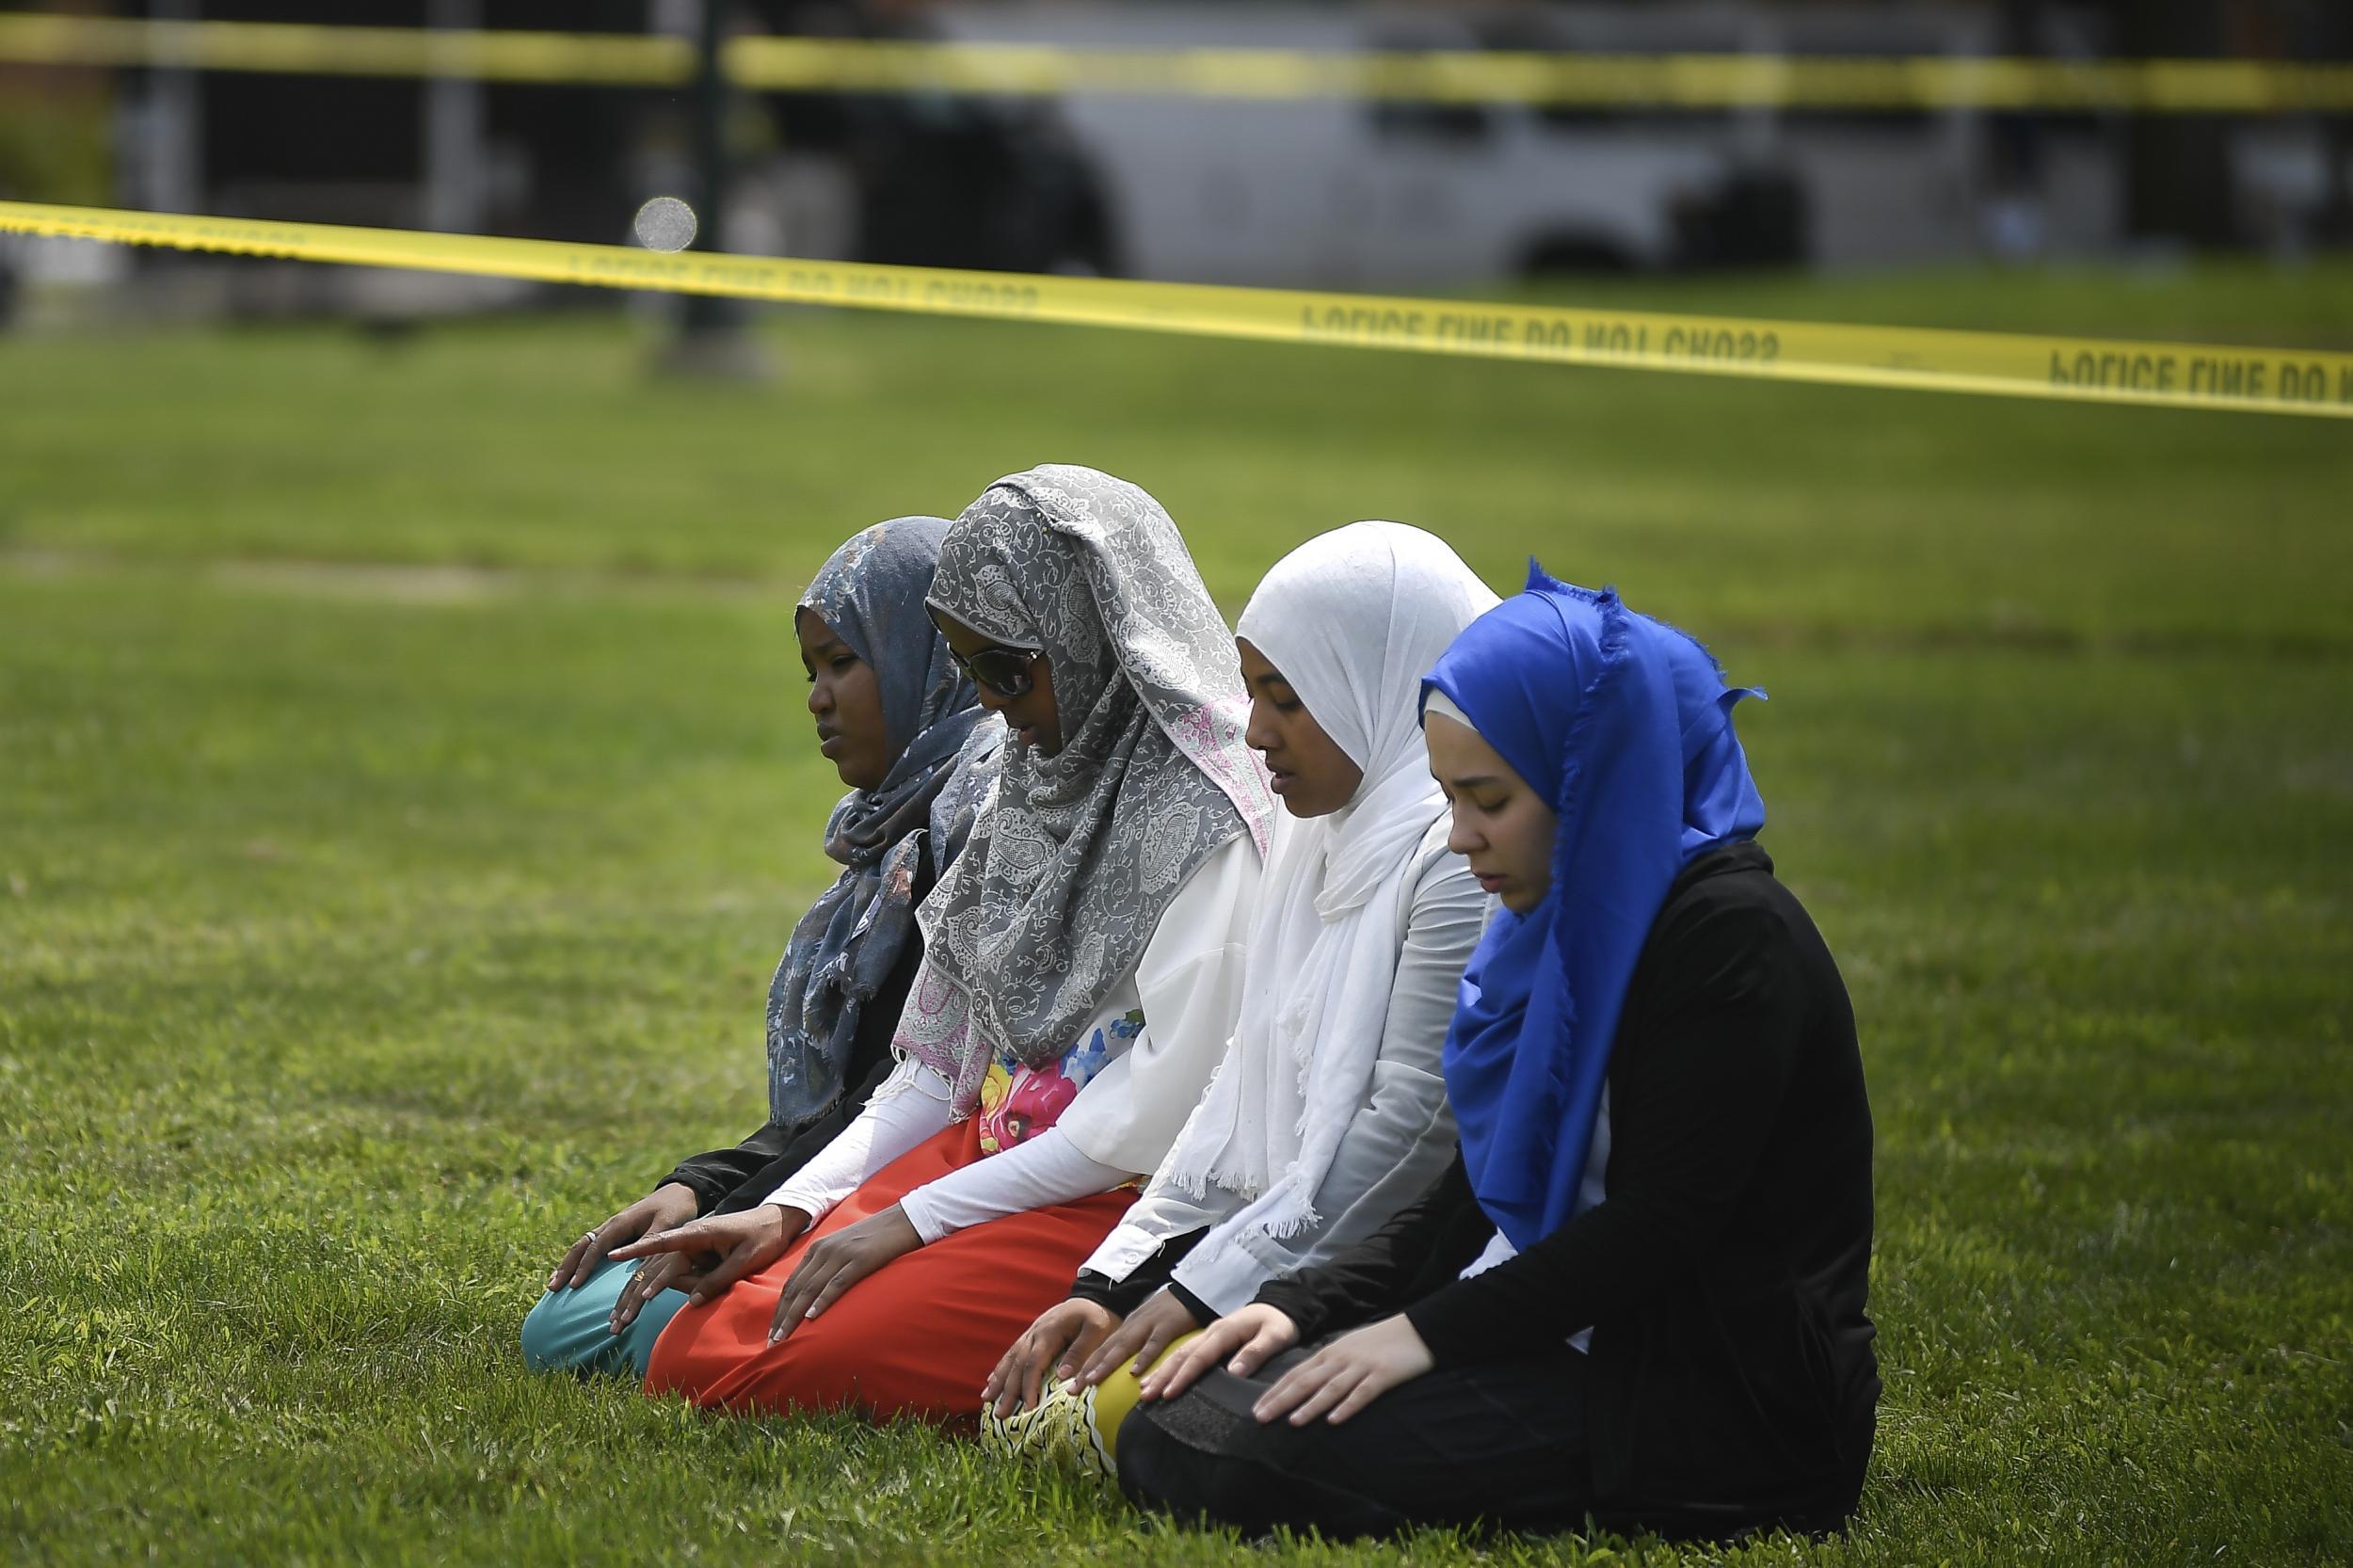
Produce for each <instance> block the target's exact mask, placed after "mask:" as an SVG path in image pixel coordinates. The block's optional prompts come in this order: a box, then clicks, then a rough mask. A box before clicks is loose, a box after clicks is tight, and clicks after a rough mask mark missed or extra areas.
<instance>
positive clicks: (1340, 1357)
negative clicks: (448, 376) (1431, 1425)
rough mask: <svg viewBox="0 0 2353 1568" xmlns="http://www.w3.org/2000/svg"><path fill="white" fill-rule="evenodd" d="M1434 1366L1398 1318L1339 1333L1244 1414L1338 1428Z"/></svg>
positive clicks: (1427, 1352) (1424, 1347)
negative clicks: (1318, 1422) (1318, 1419)
mask: <svg viewBox="0 0 2353 1568" xmlns="http://www.w3.org/2000/svg"><path fill="white" fill-rule="evenodd" d="M1436 1365H1437V1361H1436V1359H1435V1358H1434V1357H1433V1356H1432V1355H1431V1353H1430V1347H1429V1346H1427V1345H1425V1344H1423V1343H1422V1342H1421V1336H1420V1335H1418V1334H1417V1333H1416V1332H1414V1325H1413V1324H1412V1323H1411V1322H1409V1321H1408V1320H1406V1319H1405V1317H1404V1316H1403V1315H1402V1314H1400V1315H1399V1316H1397V1317H1394V1318H1384V1319H1382V1320H1380V1321H1379V1322H1377V1323H1369V1324H1367V1325H1366V1326H1365V1327H1363V1328H1360V1329H1358V1330H1356V1331H1355V1332H1354V1333H1353V1334H1344V1335H1342V1336H1339V1337H1338V1338H1337V1339H1335V1340H1333V1341H1332V1342H1331V1343H1330V1344H1328V1345H1326V1346H1324V1347H1323V1349H1321V1350H1320V1351H1318V1352H1316V1353H1315V1354H1313V1355H1311V1356H1309V1357H1308V1358H1307V1359H1306V1360H1305V1361H1303V1362H1301V1363H1300V1364H1299V1365H1298V1366H1296V1367H1294V1368H1291V1369H1290V1370H1289V1371H1288V1372H1286V1373H1284V1374H1283V1376H1282V1379H1281V1381H1280V1382H1278V1383H1276V1384H1275V1385H1274V1386H1273V1387H1272V1388H1270V1389H1268V1390H1267V1391H1266V1392H1265V1393H1264V1394H1261V1395H1259V1396H1258V1402H1257V1404H1255V1405H1252V1406H1251V1407H1250V1413H1251V1414H1252V1415H1253V1416H1257V1418H1258V1419H1259V1420H1261V1421H1273V1420H1279V1419H1281V1418H1282V1417H1284V1416H1289V1417H1290V1423H1291V1425H1292V1426H1295V1427H1304V1426H1305V1425H1306V1424H1307V1423H1308V1422H1310V1421H1312V1420H1314V1419H1315V1418H1316V1417H1317V1416H1322V1417H1323V1418H1324V1419H1325V1420H1327V1421H1329V1422H1330V1423H1331V1424H1332V1425H1334V1426H1338V1425H1339V1424H1340V1423H1341V1422H1342V1421H1345V1420H1347V1419H1348V1418H1349V1417H1350V1416H1353V1415H1355V1414H1356V1413H1357V1412H1358V1411H1360V1410H1362V1409H1364V1408H1365V1406H1367V1405H1369V1404H1370V1403H1371V1402H1372V1401H1373V1400H1377V1399H1379V1398H1380V1397H1381V1396H1382V1395H1384V1394H1385V1393H1387V1392H1388V1391H1389V1390H1390V1389H1392V1388H1395V1387H1396V1386H1397V1385H1398V1384H1401V1383H1411V1382H1413V1381H1414V1379H1416V1378H1417V1377H1419V1376H1421V1375H1422V1374H1423V1373H1424V1372H1427V1371H1428V1370H1430V1368H1433V1367H1434V1366H1436Z"/></svg>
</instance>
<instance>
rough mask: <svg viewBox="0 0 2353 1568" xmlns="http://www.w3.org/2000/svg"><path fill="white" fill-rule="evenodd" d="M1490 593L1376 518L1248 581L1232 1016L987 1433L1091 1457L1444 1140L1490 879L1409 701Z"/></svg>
mask: <svg viewBox="0 0 2353 1568" xmlns="http://www.w3.org/2000/svg"><path fill="white" fill-rule="evenodd" d="M1496 602H1497V600H1496V596H1495V595H1494V594H1493V593H1492V592H1490V591H1489V590H1488V588H1487V587H1486V585H1485V584H1482V583H1481V582H1480V580H1479V579H1478V578H1477V577H1475V576H1474V575H1472V573H1471V571H1470V568H1467V567H1465V565H1464V564H1463V562H1462V560H1461V559H1460V558H1459V557H1458V556H1456V554H1455V553H1454V552H1453V551H1452V550H1450V549H1449V548H1448V547H1447V545H1446V544H1445V543H1444V541H1442V540H1440V539H1438V538H1436V537H1435V536H1432V535H1430V534H1427V533H1424V532H1423V531H1422V530H1420V529H1418V528H1410V527H1407V526H1405V525H1403V524H1401V523H1394V522H1359V523H1353V524H1351V525H1350V526H1348V527H1346V528H1342V529H1338V530H1337V531H1335V532H1333V533H1329V534H1325V535H1322V536H1320V537H1318V538H1315V539H1311V540H1309V541H1308V542H1307V543H1306V544H1304V545H1302V546H1301V547H1300V548H1299V549H1297V550H1295V551H1293V552H1291V553H1290V554H1289V555H1288V556H1286V557H1285V558H1284V559H1283V560H1282V561H1280V562H1279V563H1277V564H1276V566H1275V567H1274V568H1273V570H1272V571H1270V572H1269V573H1268V574H1267V576H1266V580H1265V581H1264V582H1263V583H1261V584H1259V586H1258V590H1257V593H1256V594H1254V595H1253V596H1252V597H1251V600H1250V603H1249V605H1248V606H1247V607H1246V608H1245V609H1244V610H1243V612H1242V616H1241V625H1240V628H1239V636H1238V638H1237V642H1238V644H1239V647H1240V651H1241V664H1242V673H1243V676H1244V678H1245V680H1247V681H1248V682H1249V686H1250V695H1251V722H1250V727H1249V729H1248V731H1247V739H1248V741H1249V743H1250V744H1251V745H1252V746H1254V747H1256V748H1257V750H1258V751H1260V752H1261V753H1262V754H1263V755H1264V757H1265V760H1266V762H1267V765H1268V767H1269V768H1270V769H1271V770H1272V772H1273V780H1274V788H1275V790H1276V792H1278V793H1280V794H1281V795H1282V796H1283V802H1284V806H1285V808H1286V809H1285V812H1284V814H1283V816H1282V817H1281V818H1280V819H1279V820H1278V823H1277V825H1276V827H1275V832H1274V839H1273V849H1272V850H1271V852H1270V855H1269V859H1268V864H1267V872H1266V880H1265V883H1264V885H1263V888H1262V889H1261V892H1260V898H1259V903H1258V906H1257V913H1256V915H1255V917H1254V919H1253V922H1252V928H1251V935H1250V945H1249V952H1250V956H1249V961H1248V967H1247V968H1246V969H1245V971H1244V977H1243V982H1242V990H1243V1002H1242V1011H1241V1019H1240V1021H1239V1023H1238V1026H1237V1028H1236V1031H1235V1034H1234V1039H1233V1044H1232V1046H1231V1048H1229V1050H1228V1051H1227V1053H1226V1056H1225V1062H1224V1064H1222V1065H1221V1066H1220V1067H1219V1069H1218V1073H1217V1077H1216V1078H1215V1080H1213V1081H1212V1082H1211V1084H1210V1087H1209V1094H1208V1095H1207V1096H1206V1097H1205V1098H1204V1099H1203V1101H1202V1103H1201V1105H1200V1106H1199V1108H1198V1109H1197V1110H1196V1111H1195V1112H1193V1116H1192V1118H1191V1119H1190V1120H1189V1121H1188V1122H1187V1123H1186V1125H1185V1128H1184V1131H1183V1132H1182V1133H1181V1134H1180V1135H1179V1137H1178V1138H1177V1143H1176V1144H1175V1146H1174V1147H1173V1148H1172V1149H1171V1151H1170V1153H1169V1155H1168V1157H1167V1158H1166V1159H1165V1160H1163V1161H1161V1163H1160V1169H1159V1170H1158V1172H1157V1173H1156V1174H1155V1175H1154V1176H1153V1178H1152V1181H1151V1184H1150V1185H1149V1187H1148V1188H1147V1189H1146V1190H1145V1192H1144V1197H1143V1198H1142V1200H1141V1201H1139V1202H1138V1203H1137V1204H1136V1206H1135V1207H1134V1208H1131V1209H1130V1210H1128V1214H1127V1216H1126V1217H1125V1218H1124V1219H1123V1220H1122V1222H1121V1223H1120V1224H1119V1226H1118V1227H1117V1228H1116V1229H1114V1230H1113V1231H1112V1233H1111V1235H1110V1236H1109V1237H1108V1238H1107V1239H1106V1240H1104V1242H1103V1243H1102V1245H1101V1246H1099V1247H1097V1248H1096V1250H1095V1252H1094V1254H1093V1255H1092V1256H1090V1257H1089V1258H1088V1259H1087V1262H1086V1265H1085V1267H1084V1268H1083V1270H1082V1271H1081V1272H1080V1275H1079V1279H1078V1283H1077V1285H1076V1287H1075V1288H1074V1289H1073V1292H1072V1295H1071V1297H1070V1299H1069V1300H1068V1301H1065V1302H1064V1303H1062V1304H1058V1305H1056V1306H1054V1307H1051V1308H1049V1309H1048V1311H1047V1312H1046V1313H1045V1314H1043V1315H1042V1316H1041V1317H1040V1318H1039V1319H1038V1320H1037V1321H1036V1323H1035V1324H1033V1325H1032V1328H1031V1330H1030V1332H1029V1333H1028V1334H1027V1335H1025V1336H1023V1337H1022V1338H1021V1339H1020V1340H1018V1341H1016V1344H1015V1345H1014V1346H1013V1348H1012V1349H1011V1350H1009V1351H1008V1352H1006V1353H1005V1355H1004V1358H1003V1359H1002V1360H1001V1361H1000V1363H999V1365H998V1368H997V1371H996V1373H995V1374H994V1375H993V1376H992V1377H991V1379H990V1381H989V1384H988V1385H987V1388H986V1389H985V1391H984V1399H985V1400H986V1401H987V1403H988V1410H987V1412H986V1414H985V1416H984V1425H985V1428H986V1430H987V1432H988V1434H989V1438H990V1441H991V1442H992V1444H994V1445H1000V1446H1006V1447H1011V1448H1022V1449H1042V1450H1045V1451H1058V1452H1061V1453H1062V1454H1064V1456H1065V1457H1069V1458H1075V1459H1076V1460H1078V1461H1079V1462H1080V1464H1082V1465H1084V1466H1085V1467H1087V1468H1090V1469H1105V1468H1108V1467H1109V1466H1110V1464H1111V1462H1112V1449H1113V1445H1114V1441H1115V1437H1116V1428H1117V1418H1118V1417H1119V1416H1121V1415H1124V1414H1125V1411H1126V1409H1127V1407H1128V1405H1129V1404H1130V1403H1132V1400H1133V1398H1134V1391H1135V1384H1134V1375H1135V1373H1137V1372H1140V1371H1142V1370H1143V1369H1144V1368H1147V1367H1148V1366H1149V1365H1150V1364H1151V1362H1152V1361H1153V1360H1154V1359H1156V1358H1157V1357H1158V1356H1159V1355H1160V1353H1161V1352H1163V1351H1164V1350H1166V1349H1167V1348H1168V1346H1169V1345H1171V1344H1172V1343H1174V1342H1175V1341H1176V1340H1177V1339H1178V1338H1179V1337H1181V1336H1184V1335H1187V1334H1190V1333H1192V1332H1193V1330H1195V1329H1197V1328H1200V1327H1202V1326H1205V1325H1206V1324H1208V1323H1209V1321H1211V1320H1213V1319H1215V1318H1217V1317H1218V1316H1219V1315H1221V1314H1223V1313H1225V1312H1229V1311H1232V1310H1235V1309H1236V1308H1238V1307H1240V1306H1241V1305H1243V1304H1246V1303H1248V1302H1249V1301H1250V1300H1251V1299H1252V1297H1253V1296H1254V1295H1255V1294H1256V1293H1257V1289H1258V1288H1259V1286H1261V1285H1263V1284H1264V1283H1266V1282H1267V1281H1268V1280H1269V1279H1271V1278H1273V1277H1275V1276H1277V1275H1288V1274H1289V1273H1291V1272H1295V1271H1297V1270H1298V1269H1301V1268H1303V1267H1305V1266H1307V1265H1310V1264H1312V1263H1315V1262H1317V1261H1319V1260H1321V1259H1322V1258H1324V1257H1326V1256H1330V1255H1331V1254H1332V1253H1334V1252H1336V1251H1337V1250H1340V1249H1344V1248H1346V1247H1348V1246H1351V1245H1353V1243H1354V1242H1356V1241H1357V1240H1361V1239H1362V1238H1363V1237H1364V1236H1366V1235H1367V1234H1369V1232H1370V1231H1372V1230H1373V1229H1375V1228H1376V1227H1378V1226H1379V1225H1380V1224H1382V1223H1383V1222H1384V1221H1385V1220H1386V1219H1387V1218H1388V1217H1389V1215H1390V1214H1391V1213H1392V1212H1394V1211H1395V1210H1396V1209H1398V1208H1401V1207H1402V1206H1403V1205H1404V1204H1405V1203H1407V1202H1409V1201H1410V1200H1411V1199H1412V1198H1413V1197H1414V1196H1415V1195H1416V1194H1417V1193H1418V1192H1420V1191H1421V1190H1422V1189H1423V1188H1424V1187H1426V1186H1427V1185H1428V1183H1429V1182H1430V1181H1431V1180H1433V1179H1434V1177H1435V1176H1437V1174H1438V1172H1439V1171H1440V1170H1441V1169H1442V1168H1443V1167H1444V1165H1445V1164H1446V1162H1447V1160H1448V1158H1449V1155H1450V1153H1451V1147H1452V1145H1451V1140H1452V1137H1453V1122H1452V1120H1451V1118H1450V1116H1449V1113H1448V1111H1447V1106H1446V1096H1445V1085H1444V1082H1443V1080H1441V1078H1440V1076H1439V1064H1438V1059H1439V1051H1440V1048H1442V1047H1443V1045H1444V1044H1445V1040H1446V1032H1447V1025H1448V1023H1449V1020H1450V1018H1451V1017H1452V1016H1453V1011H1454V1005H1455V997H1456V987H1457V984H1458V982H1459V981H1460V978H1461V976H1462V972H1463V967H1464V965H1465V963H1466V962H1467V961H1468V959H1469V957H1470V954H1471V952H1472V949H1473V948H1474V947H1475V946H1476V945H1477V943H1478V940H1479V937H1480V935H1481V931H1482V930H1483V929H1484V927H1485V924H1486V920H1487V915H1488V911H1489V908H1490V903H1489V900H1488V899H1487V897H1486V895H1485V893H1484V891H1483V890H1482V889H1481V887H1480V885H1479V883H1478V881H1477V880H1476V879H1475V878H1474V877H1473V876H1472V874H1471V872H1470V870H1469V867H1468V865H1467V863H1466V862H1465V861H1464V860H1462V859H1461V858H1460V857H1459V856H1450V855H1449V854H1448V852H1447V825H1448V824H1447V816H1446V801H1445V798H1444V796H1443V795H1442V794H1441V793H1440V792H1439V789H1438V786H1437V784H1436V782H1435V781H1434V780H1433V778H1432V777H1431V776H1430V768H1429V759H1428V756H1427V754H1426V752H1425V751H1424V749H1423V745H1422V741H1421V730H1420V726H1419V723H1418V707H1419V700H1420V694H1421V681H1422V677H1423V676H1424V675H1425V674H1426V673H1428V671H1429V669H1430V666H1431V665H1432V664H1434V663H1435V662H1436V661H1437V658H1438V656H1439V655H1440V654H1441V653H1443V652H1444V651H1445V650H1446V648H1447V646H1448V645H1449V643H1451V642H1452V641H1453V640H1454V638H1455V637H1456V635H1457V634H1459V633H1460V632H1462V630H1463V629H1464V628H1465V627H1466V626H1468V625H1469V624H1470V623H1471V622H1472V621H1473V620H1475V619H1477V618H1478V617H1479V616H1481V615H1482V614H1483V613H1485V612H1486V611H1487V610H1488V609H1490V608H1492V607H1493V606H1494V605H1495V604H1496ZM1049 1371H1050V1372H1051V1373H1052V1374H1053V1376H1054V1379H1055V1381H1054V1382H1053V1383H1052V1384H1050V1385H1049V1384H1048V1372H1049ZM1106 1380H1110V1381H1109V1382H1108V1383H1107V1381H1106ZM1049 1387H1050V1392H1049V1391H1048V1390H1049Z"/></svg>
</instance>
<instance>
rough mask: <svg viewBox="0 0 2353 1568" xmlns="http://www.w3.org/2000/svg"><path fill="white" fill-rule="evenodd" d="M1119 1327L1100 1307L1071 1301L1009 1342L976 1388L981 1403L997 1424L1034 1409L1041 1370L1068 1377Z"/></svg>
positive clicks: (1050, 1309) (1042, 1378)
mask: <svg viewBox="0 0 2353 1568" xmlns="http://www.w3.org/2000/svg"><path fill="white" fill-rule="evenodd" d="M1117 1327H1119V1314H1117V1313H1116V1312H1113V1311H1112V1309H1111V1308H1110V1307H1108V1306H1105V1305H1104V1304H1102V1303H1101V1302H1091V1301H1087V1300H1085V1299H1084V1298H1082V1297H1079V1296H1073V1297H1072V1298H1070V1300H1068V1301H1066V1302H1056V1303H1055V1304H1053V1305H1052V1306H1049V1307H1048V1308H1047V1309H1046V1310H1045V1311H1043V1312H1041V1313H1039V1314H1038V1316H1037V1321H1036V1322H1034V1323H1032V1324H1031V1325H1030V1332H1029V1333H1027V1334H1025V1335H1023V1336H1021V1337H1020V1338H1018V1339H1016V1340H1015V1341H1014V1342H1013V1348H1012V1349H1011V1350H1009V1351H1007V1352H1005V1353H1004V1355H1003V1356H1001V1357H1000V1359H999V1360H998V1363H997V1369H996V1370H995V1371H993V1372H991V1373H989V1374H988V1382H987V1383H986V1384H983V1385H982V1387H981V1402H982V1403H983V1404H989V1403H991V1402H994V1403H995V1405H996V1408H997V1415H998V1416H999V1418H1000V1419H1001V1418H1003V1417H1004V1416H1011V1415H1012V1414H1013V1413H1014V1412H1016V1411H1017V1410H1025V1409H1029V1408H1032V1407H1033V1406H1035V1405H1036V1403H1037V1401H1038V1399H1039V1396H1040V1395H1042V1394H1043V1393H1044V1392H1045V1387H1046V1369H1047V1368H1049V1367H1051V1368H1054V1370H1055V1375H1056V1376H1059V1377H1064V1378H1066V1377H1068V1376H1070V1374H1071V1370H1072V1368H1075V1367H1077V1366H1078V1365H1079V1364H1080V1362H1081V1361H1082V1360H1083V1359H1084V1358H1085V1357H1086V1356H1087V1355H1088V1354H1090V1353H1091V1352H1094V1350H1095V1349H1096V1346H1098V1345H1100V1344H1102V1343H1103V1340H1104V1337H1105V1336H1107V1335H1109V1334H1110V1333H1111V1332H1112V1330H1113V1329H1116V1328H1117Z"/></svg>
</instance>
